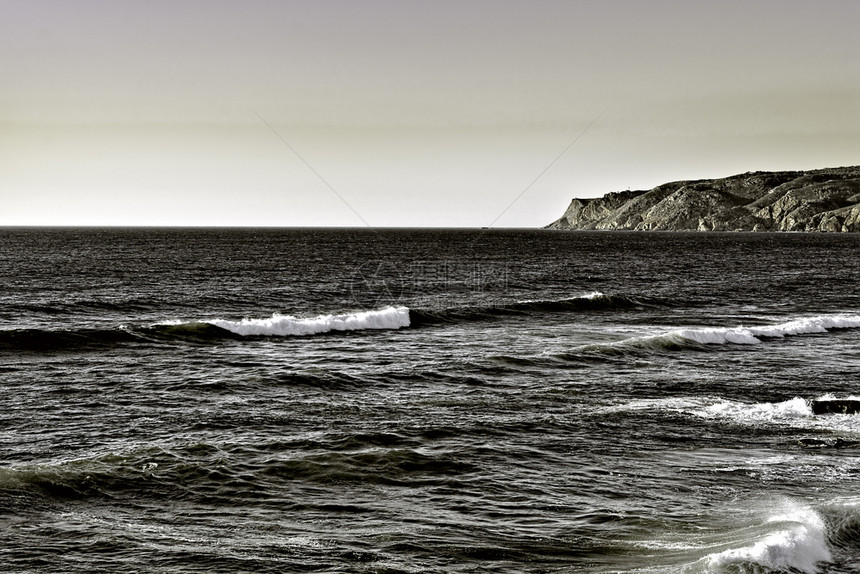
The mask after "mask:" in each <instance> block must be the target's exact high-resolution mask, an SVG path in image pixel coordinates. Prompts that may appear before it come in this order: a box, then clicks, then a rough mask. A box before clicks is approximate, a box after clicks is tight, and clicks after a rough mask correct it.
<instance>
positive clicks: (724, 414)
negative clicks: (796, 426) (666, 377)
mask: <svg viewBox="0 0 860 574" xmlns="http://www.w3.org/2000/svg"><path fill="white" fill-rule="evenodd" d="M703 414H704V415H705V416H708V417H720V418H729V419H733V420H737V421H763V422H773V421H779V420H785V419H797V418H809V417H811V416H812V408H811V407H810V406H809V403H808V402H807V401H806V399H802V398H800V397H795V398H793V399H789V400H787V401H782V402H780V403H753V404H749V403H740V402H735V401H726V400H723V401H720V402H718V403H715V404H712V405H709V406H707V407H705V408H704V409H703Z"/></svg>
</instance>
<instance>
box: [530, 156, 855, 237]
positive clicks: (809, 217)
mask: <svg viewBox="0 0 860 574" xmlns="http://www.w3.org/2000/svg"><path fill="white" fill-rule="evenodd" d="M547 228H549V229H605V230H609V229H631V230H637V231H646V230H663V231H832V232H857V231H860V166H855V167H840V168H832V169H819V170H815V171H780V172H763V171H757V172H748V173H744V174H740V175H734V176H732V177H727V178H723V179H702V180H697V181H676V182H673V183H666V184H663V185H660V186H657V187H655V188H654V189H651V190H642V191H622V192H617V193H608V194H606V195H604V196H603V197H600V198H595V199H574V200H573V201H572V202H571V203H570V206H569V207H568V208H567V211H565V213H564V215H563V216H562V217H561V218H560V219H559V220H557V221H554V222H553V223H550V224H549V225H547Z"/></svg>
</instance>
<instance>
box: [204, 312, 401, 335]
mask: <svg viewBox="0 0 860 574" xmlns="http://www.w3.org/2000/svg"><path fill="white" fill-rule="evenodd" d="M206 322H207V323H209V324H211V325H215V326H216V327H220V328H222V329H226V330H228V331H230V332H232V333H236V334H237V335H244V336H249V335H257V336H261V335H262V336H278V337H287V336H301V335H317V334H320V333H329V332H331V331H360V330H364V329H400V328H401V327H408V326H409V324H410V320H409V309H408V308H407V307H386V308H384V309H378V310H374V311H360V312H356V313H344V314H341V315H319V316H317V317H311V318H297V317H292V316H290V315H281V314H278V313H275V314H274V315H272V316H271V317H269V318H267V319H242V320H241V321H227V320H224V319H214V320H211V321H206Z"/></svg>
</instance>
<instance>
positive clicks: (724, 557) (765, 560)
mask: <svg viewBox="0 0 860 574" xmlns="http://www.w3.org/2000/svg"><path fill="white" fill-rule="evenodd" d="M765 526H766V527H767V528H768V529H770V530H771V531H770V532H769V533H768V534H766V535H764V536H763V537H761V538H760V539H758V540H756V541H755V542H753V543H752V544H749V545H747V546H742V547H740V548H731V549H729V550H724V551H722V552H718V553H715V554H710V555H709V556H707V557H706V558H705V561H706V564H707V567H708V569H709V570H710V571H713V572H737V571H738V570H739V568H742V567H743V566H752V567H758V568H756V569H755V571H758V569H761V568H766V569H769V570H777V571H791V572H804V573H806V574H814V573H816V572H818V571H819V569H818V565H819V564H820V563H823V562H830V561H831V560H832V557H831V554H830V548H829V547H828V544H827V526H826V524H825V522H824V520H823V519H822V518H821V515H819V514H818V513H817V512H816V511H815V510H813V509H812V508H810V507H808V506H802V505H799V504H796V503H787V504H786V505H785V506H784V507H783V508H782V509H780V511H779V512H778V513H777V514H774V515H773V516H771V517H770V518H768V520H767V523H766V525H765Z"/></svg>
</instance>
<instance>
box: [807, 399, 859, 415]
mask: <svg viewBox="0 0 860 574" xmlns="http://www.w3.org/2000/svg"><path fill="white" fill-rule="evenodd" d="M810 406H811V407H812V413H813V414H816V415H826V414H831V413H835V414H841V415H856V414H857V413H860V400H857V399H818V400H814V401H812V403H811V404H810Z"/></svg>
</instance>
